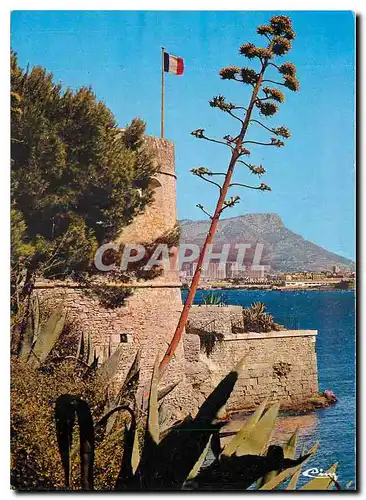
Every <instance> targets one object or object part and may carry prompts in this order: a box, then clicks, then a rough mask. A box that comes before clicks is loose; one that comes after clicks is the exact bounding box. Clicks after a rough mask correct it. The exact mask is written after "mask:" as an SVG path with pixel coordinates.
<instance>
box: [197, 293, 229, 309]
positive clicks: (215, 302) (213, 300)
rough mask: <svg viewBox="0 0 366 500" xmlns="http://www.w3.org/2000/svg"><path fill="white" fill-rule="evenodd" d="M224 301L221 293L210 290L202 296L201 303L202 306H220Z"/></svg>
mask: <svg viewBox="0 0 366 500" xmlns="http://www.w3.org/2000/svg"><path fill="white" fill-rule="evenodd" d="M224 304H225V302H224V300H223V296H222V294H221V293H217V292H210V293H208V294H207V295H205V296H204V297H203V300H202V305H204V306H222V305H224Z"/></svg>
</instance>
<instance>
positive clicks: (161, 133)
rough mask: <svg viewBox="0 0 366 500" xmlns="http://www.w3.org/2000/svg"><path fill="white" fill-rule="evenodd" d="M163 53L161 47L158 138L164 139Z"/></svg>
mask: <svg viewBox="0 0 366 500" xmlns="http://www.w3.org/2000/svg"><path fill="white" fill-rule="evenodd" d="M164 53H165V48H164V47H161V124H160V137H161V138H164V97H165V96H164V90H165V89H164Z"/></svg>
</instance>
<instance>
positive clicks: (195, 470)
mask: <svg viewBox="0 0 366 500" xmlns="http://www.w3.org/2000/svg"><path fill="white" fill-rule="evenodd" d="M211 440H212V435H211V436H210V437H209V439H208V441H207V444H206V446H205V447H204V449H203V451H202V453H201V455H200V456H199V459H198V460H197V462H196V463H195V464H194V466H193V468H192V470H191V472H190V473H189V474H188V476H187V479H186V482H188V481H192V479H194V478H195V477H196V476H197V474H198V473H199V471H200V469H201V467H202V465H203V462H204V461H205V459H206V456H207V453H208V450H209V449H210V445H211ZM183 486H184V485H183Z"/></svg>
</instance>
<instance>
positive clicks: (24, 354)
mask: <svg viewBox="0 0 366 500" xmlns="http://www.w3.org/2000/svg"><path fill="white" fill-rule="evenodd" d="M66 315H67V311H66V310H65V309H64V307H63V304H62V303H60V304H59V305H58V306H57V307H56V308H55V309H54V310H53V312H52V313H51V315H50V316H49V317H48V318H47V320H46V322H45V324H44V325H43V326H42V325H41V320H40V316H41V314H40V308H39V301H38V297H37V295H36V294H34V295H33V296H32V297H31V299H30V307H29V313H28V315H27V318H26V322H25V326H24V329H23V332H22V335H21V337H20V339H19V345H18V349H17V351H18V353H19V357H20V358H21V359H23V360H24V361H25V362H27V363H29V364H30V365H37V364H39V365H41V364H42V363H44V362H45V360H46V358H47V356H48V355H49V354H50V352H51V351H52V349H53V347H54V346H55V344H56V342H57V341H58V339H59V338H60V335H61V333H62V331H63V329H64V327H65V322H66Z"/></svg>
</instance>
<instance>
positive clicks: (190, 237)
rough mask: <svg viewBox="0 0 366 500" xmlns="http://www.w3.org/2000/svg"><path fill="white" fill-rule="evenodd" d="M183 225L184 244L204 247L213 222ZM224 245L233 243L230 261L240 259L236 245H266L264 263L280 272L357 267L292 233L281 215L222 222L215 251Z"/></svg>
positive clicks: (249, 216) (245, 216)
mask: <svg viewBox="0 0 366 500" xmlns="http://www.w3.org/2000/svg"><path fill="white" fill-rule="evenodd" d="M179 223H180V226H181V243H196V244H198V245H202V243H203V241H204V238H205V236H206V234H207V231H208V227H209V221H192V220H187V219H184V220H181V221H180V222H179ZM224 243H231V244H232V247H231V250H230V257H229V260H235V259H236V251H234V244H235V243H250V244H251V245H252V248H254V247H255V244H256V243H262V244H263V245H264V247H263V259H262V261H261V264H267V265H270V266H271V270H272V271H276V272H294V271H325V270H331V269H332V266H339V267H340V268H342V269H345V268H347V269H352V270H353V269H354V268H355V263H354V262H353V261H352V260H349V259H346V258H345V257H342V256H340V255H337V254H335V253H332V252H329V251H328V250H325V248H322V247H320V246H318V245H315V244H314V243H312V242H311V241H308V240H305V239H304V238H303V237H302V236H300V235H299V234H296V233H294V232H292V231H291V230H290V229H288V228H287V227H285V225H284V224H283V222H282V219H281V217H279V216H278V215H277V214H271V213H267V214H247V215H242V216H239V217H233V218H231V219H222V220H220V221H219V223H218V230H217V233H216V235H215V238H214V251H220V249H221V247H222V245H223V244H224ZM247 255H248V258H250V259H251V257H252V255H253V252H252V253H250V251H249V250H248V253H247ZM250 262H251V260H250ZM245 263H246V262H245Z"/></svg>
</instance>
